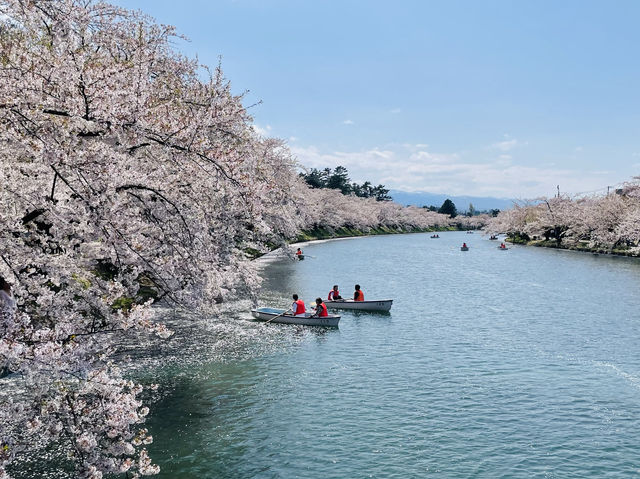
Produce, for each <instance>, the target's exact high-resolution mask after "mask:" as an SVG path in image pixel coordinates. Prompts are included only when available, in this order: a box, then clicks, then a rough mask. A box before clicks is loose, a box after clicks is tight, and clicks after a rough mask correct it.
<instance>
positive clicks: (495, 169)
mask: <svg viewBox="0 0 640 479" xmlns="http://www.w3.org/2000/svg"><path fill="white" fill-rule="evenodd" d="M292 151H293V153H294V154H295V155H296V157H297V158H298V161H299V162H300V163H301V164H303V165H304V166H306V167H309V168H326V167H331V168H335V167H336V166H338V165H342V166H344V167H346V168H347V169H348V170H349V174H350V176H351V178H352V179H353V181H356V182H359V183H360V182H363V181H365V180H368V181H371V182H372V183H375V184H377V183H382V184H384V185H386V187H387V188H391V189H399V190H405V191H428V192H431V193H446V194H450V195H473V196H497V197H509V198H521V199H523V198H535V197H539V196H542V195H549V196H551V195H553V194H554V193H555V191H556V185H560V189H561V191H563V192H568V193H570V194H571V193H577V192H580V191H588V190H597V189H599V188H602V186H603V185H605V184H607V182H608V181H609V182H610V181H613V179H612V178H606V177H605V176H606V175H604V174H603V172H602V171H585V170H573V169H569V168H557V167H553V166H549V165H541V164H538V165H535V166H527V165H523V164H518V163H517V162H516V161H515V160H514V158H513V157H512V156H511V155H508V154H500V155H498V156H497V157H495V158H489V159H487V160H485V161H483V162H478V161H475V159H474V161H471V159H468V158H467V157H468V156H471V153H464V154H462V153H435V152H432V151H429V150H427V149H420V150H417V151H416V150H414V149H413V148H409V147H408V145H405V146H404V147H403V146H399V147H397V148H394V149H391V148H370V149H366V150H362V151H354V152H345V151H333V152H321V151H320V150H319V149H318V148H315V147H307V148H304V147H292ZM610 176H613V173H611V175H610Z"/></svg>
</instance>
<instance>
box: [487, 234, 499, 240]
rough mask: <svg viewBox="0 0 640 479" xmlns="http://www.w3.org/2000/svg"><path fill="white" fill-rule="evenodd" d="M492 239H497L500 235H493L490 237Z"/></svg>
mask: <svg viewBox="0 0 640 479" xmlns="http://www.w3.org/2000/svg"><path fill="white" fill-rule="evenodd" d="M489 239H490V240H497V239H498V237H497V236H496V235H491V237H490V238H489Z"/></svg>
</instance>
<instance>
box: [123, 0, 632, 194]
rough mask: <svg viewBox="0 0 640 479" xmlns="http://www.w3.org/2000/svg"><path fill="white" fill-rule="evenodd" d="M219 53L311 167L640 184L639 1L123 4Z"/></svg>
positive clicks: (496, 188) (416, 186)
mask: <svg viewBox="0 0 640 479" xmlns="http://www.w3.org/2000/svg"><path fill="white" fill-rule="evenodd" d="M113 3H116V4H118V5H121V6H124V7H127V8H131V9H139V10H142V11H144V12H146V13H148V14H150V15H151V16H152V17H154V18H155V19H156V20H157V21H158V22H160V23H166V24H172V25H175V26H176V27H177V29H178V32H179V33H181V34H184V35H185V36H187V37H188V38H189V39H190V41H189V42H188V43H186V42H178V43H177V44H176V45H177V47H178V48H179V49H180V50H182V51H183V52H184V53H186V54H187V55H189V56H194V55H196V54H197V56H198V58H199V60H200V61H201V62H202V63H203V64H207V65H212V66H213V65H216V64H217V62H218V57H219V56H222V65H223V69H224V71H225V74H226V76H227V77H228V78H229V80H230V81H231V83H232V85H233V90H234V92H236V93H241V92H243V91H246V90H248V91H249V92H248V93H247V96H246V101H245V104H246V105H247V106H248V105H251V104H253V103H255V102H258V101H262V103H261V104H260V105H258V106H255V107H253V108H251V110H250V111H251V113H252V115H253V117H254V119H255V123H256V126H257V128H259V129H260V131H263V132H264V133H265V134H267V135H269V136H276V137H280V138H283V139H286V140H287V141H288V143H289V146H290V148H291V149H292V151H293V152H294V153H295V155H296V157H297V159H298V161H299V162H300V163H301V164H302V165H305V166H307V167H317V168H321V167H325V166H328V167H335V166H337V165H343V166H345V167H347V168H348V169H349V171H350V173H351V177H352V178H353V179H354V180H356V181H359V182H361V181H364V180H370V181H372V182H373V183H382V184H385V185H386V186H387V187H391V188H394V189H401V190H406V191H429V192H434V193H446V194H451V195H460V194H467V195H477V196H498V197H513V198H533V197H537V196H541V195H553V194H555V192H556V185H560V190H561V191H562V192H567V193H571V194H577V193H583V192H591V191H595V190H600V191H605V192H606V187H607V186H613V185H617V184H620V183H621V182H623V181H628V180H630V179H631V177H632V176H634V175H640V96H639V95H638V92H639V91H640V90H639V87H640V62H638V50H639V48H640V29H639V28H637V20H638V18H640V2H636V1H613V2H605V1H599V2H594V1H578V0H573V1H570V0H563V1H545V0H536V1H533V0H531V1H524V0H523V1H506V0H505V1H479V0H478V1H472V0H469V1H461V0H460V1H456V0H452V1H438V2H436V1H397V2H389V1H364V0H359V1H355V0H342V1H332V0H331V1H320V0H315V1H311V0H309V1H306V0H297V1H294V0H262V1H259V0H235V1H232V0H218V1H201V0H193V1H189V0H185V1H183V2H174V1H167V0H118V1H115V2H113Z"/></svg>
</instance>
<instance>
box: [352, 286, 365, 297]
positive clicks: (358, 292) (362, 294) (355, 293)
mask: <svg viewBox="0 0 640 479" xmlns="http://www.w3.org/2000/svg"><path fill="white" fill-rule="evenodd" d="M353 300H354V301H364V293H363V292H362V291H361V290H360V285H359V284H356V290H355V292H354V293H353Z"/></svg>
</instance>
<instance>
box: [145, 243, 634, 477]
mask: <svg viewBox="0 0 640 479" xmlns="http://www.w3.org/2000/svg"><path fill="white" fill-rule="evenodd" d="M429 236H430V235H429V234H415V235H394V236H380V237H368V238H359V239H353V240H341V241H332V242H325V243H316V244H312V245H308V246H306V247H305V248H304V251H305V253H306V254H307V259H306V260H305V261H301V262H293V261H286V260H282V261H276V262H274V263H270V264H268V265H266V266H265V268H264V271H263V275H264V277H265V282H264V285H263V291H262V301H261V304H260V305H261V306H267V305H269V306H278V307H284V306H286V305H288V304H289V302H290V301H289V298H290V296H291V294H292V293H294V292H297V293H298V294H299V295H300V296H301V298H303V299H304V300H305V302H306V303H309V302H310V301H311V300H312V299H315V297H316V296H322V297H326V295H327V293H328V291H329V290H330V289H331V286H332V285H333V284H334V283H338V284H339V285H340V289H341V291H342V292H343V294H344V293H347V294H348V295H351V294H352V293H353V285H354V284H356V283H359V284H361V285H362V289H363V290H364V292H365V296H366V299H376V298H393V299H394V304H393V308H392V310H391V313H390V314H371V313H356V312H347V311H345V312H343V313H342V319H341V321H340V327H339V328H338V329H331V330H324V329H319V328H308V327H301V326H290V325H279V324H263V323H256V322H253V321H251V320H250V319H249V318H250V316H249V315H248V313H246V312H242V311H238V314H237V315H235V316H234V317H233V318H231V319H230V318H226V319H223V318H220V319H215V320H214V319H212V320H211V321H209V322H205V324H204V325H201V324H198V323H195V322H194V323H185V322H186V321H187V320H186V319H185V318H175V319H174V325H175V326H176V328H177V334H176V337H175V338H174V339H173V340H172V341H173V343H172V344H170V345H169V346H167V347H168V348H172V349H171V351H169V352H168V353H167V354H174V355H177V356H178V359H177V360H175V361H171V362H167V363H160V364H158V365H157V366H156V367H155V369H153V368H151V370H150V372H149V375H151V376H153V377H154V378H156V379H157V380H158V381H159V382H160V384H161V387H160V391H161V398H160V399H159V400H158V401H157V402H156V403H154V404H153V406H152V413H151V417H150V420H149V422H148V424H147V426H148V427H149V429H150V430H151V433H152V434H153V436H154V439H155V441H154V443H153V444H152V445H151V446H150V453H151V455H152V457H153V458H154V460H155V461H156V462H157V463H158V464H159V465H160V466H161V468H162V473H161V475H160V477H163V478H185V479H191V478H296V477H300V478H369V477H373V478H422V477H438V478H442V477H445V478H448V477H451V478H467V477H468V478H472V477H473V478H485V477H486V478H499V477H504V478H531V477H544V478H585V477H594V478H601V477H612V478H613V477H615V478H619V477H637V476H640V455H639V453H640V348H639V347H638V344H640V314H639V313H638V312H639V311H640V296H639V295H638V291H639V288H640V263H638V262H637V261H635V260H630V259H625V258H611V257H605V256H593V255H589V254H580V253H572V252H566V251H557V250H545V249H539V248H527V247H517V246H516V247H511V248H510V249H509V250H508V251H499V250H498V249H497V243H496V242H495V241H489V240H488V239H486V238H485V237H482V236H481V235H480V234H478V233H476V234H474V235H467V234H464V233H457V232H454V233H440V239H431V238H430V237H429ZM463 241H465V242H467V244H469V246H470V250H469V251H468V252H461V251H460V249H459V247H460V245H461V243H462V242H463ZM310 256H314V257H315V258H312V257H310ZM185 324H186V325H185Z"/></svg>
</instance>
